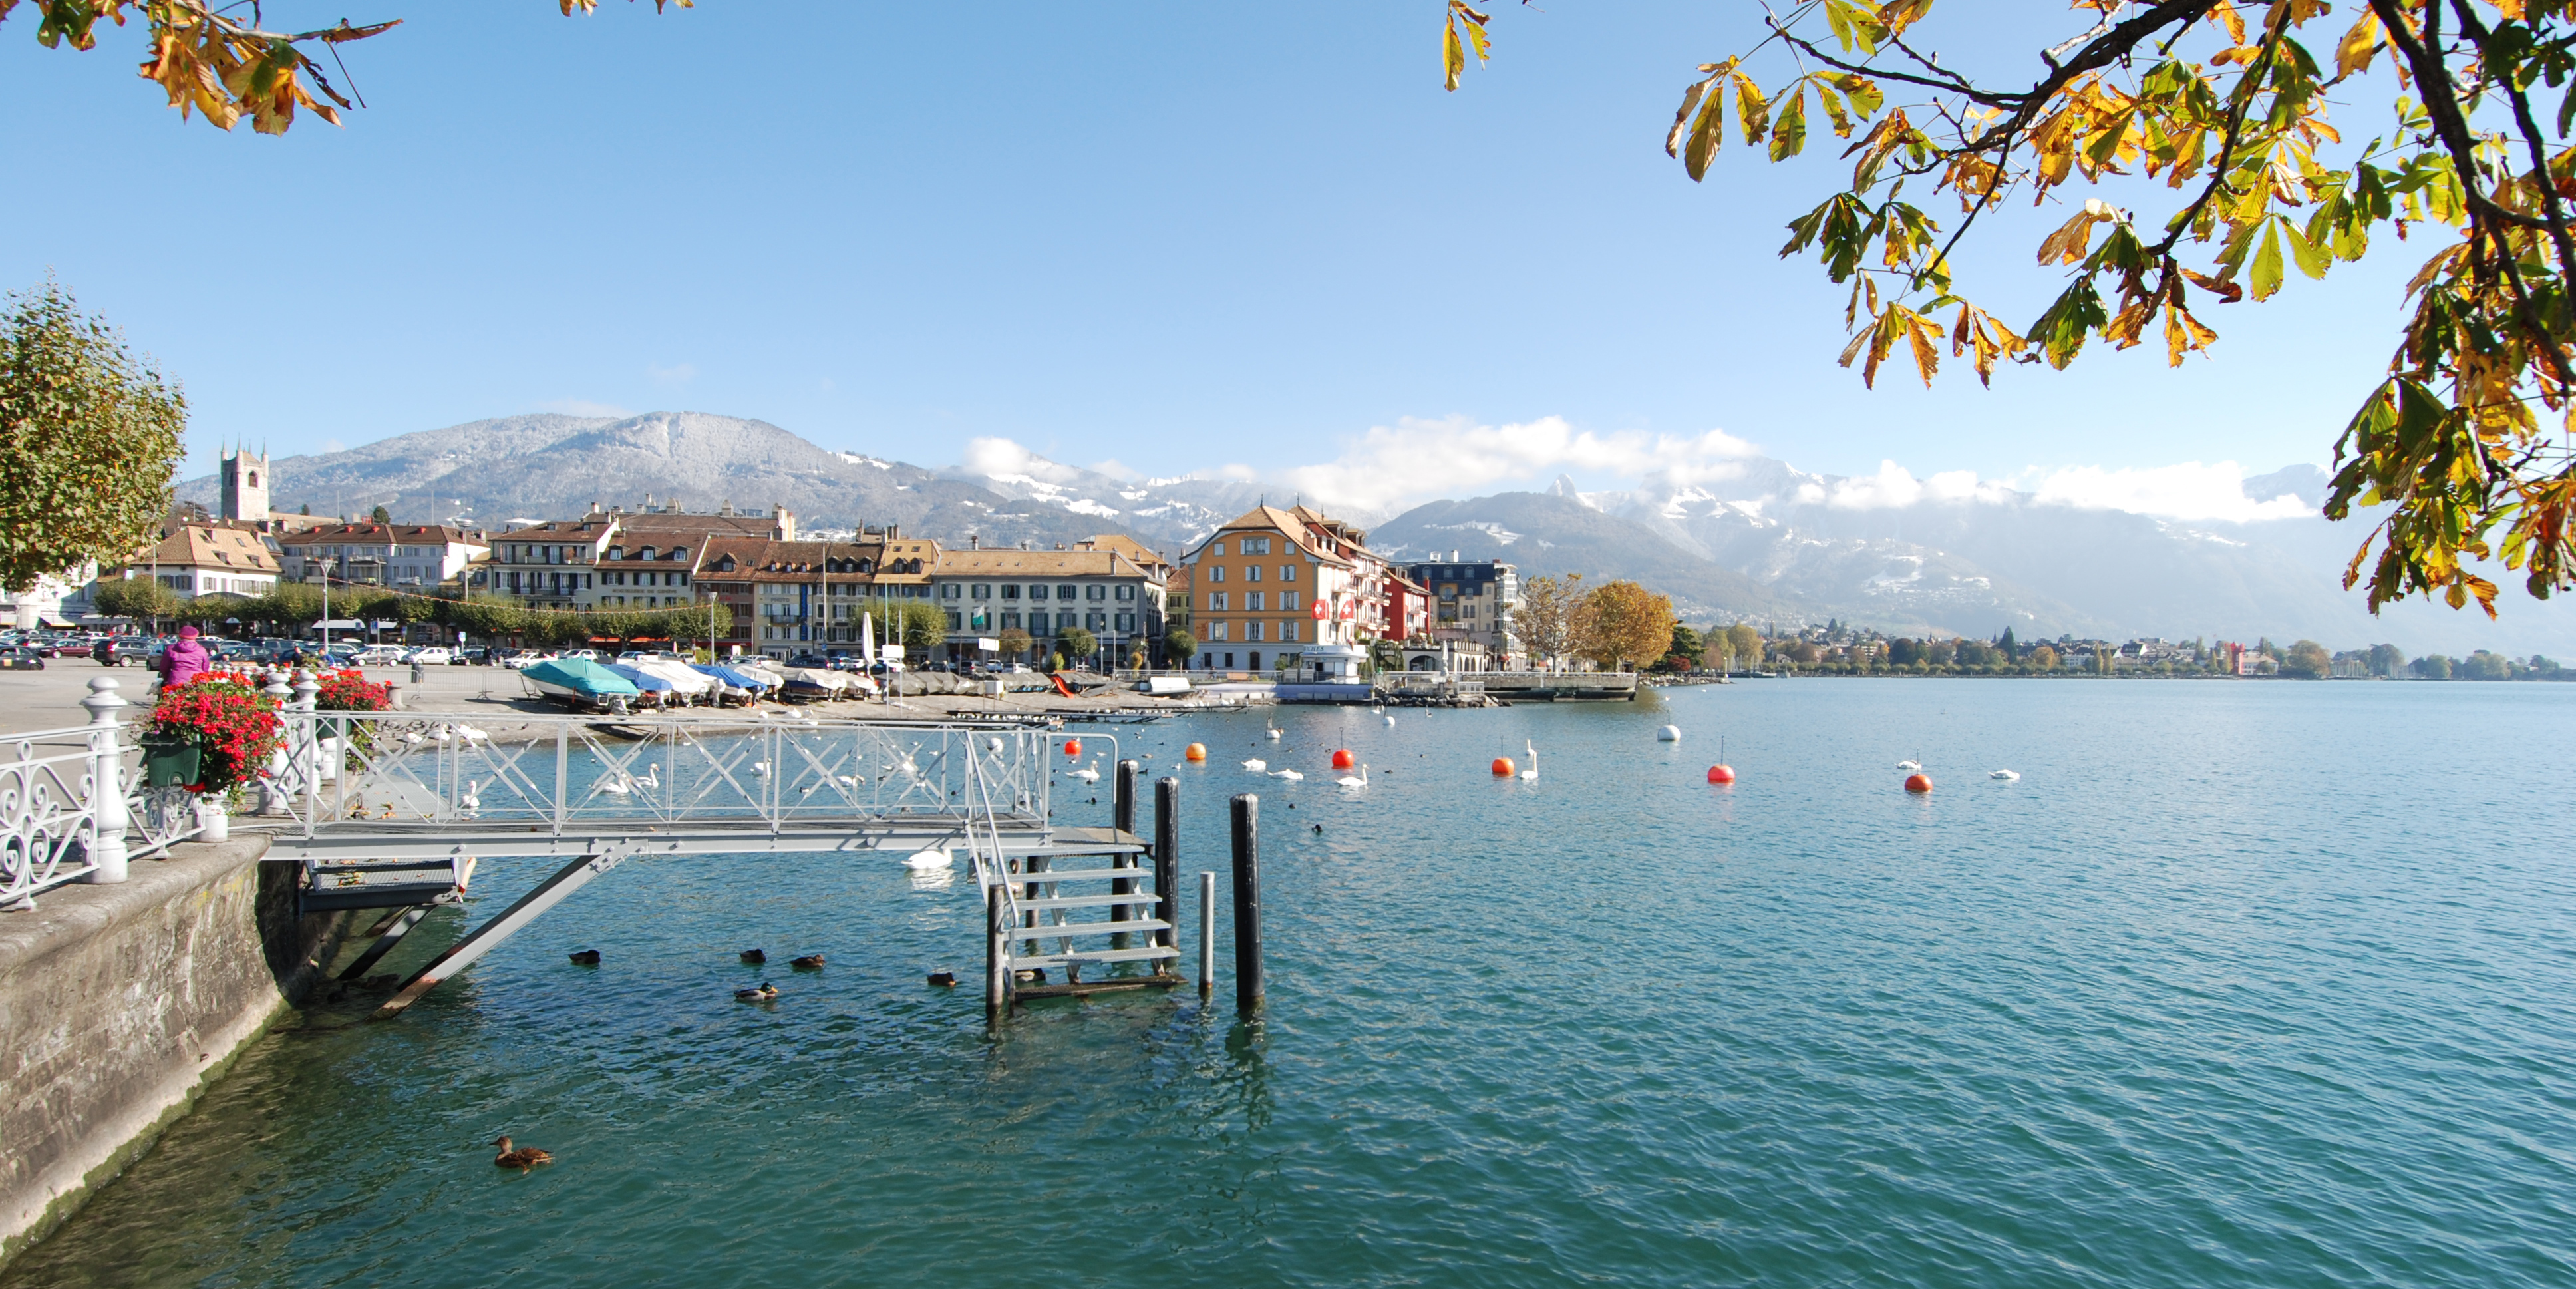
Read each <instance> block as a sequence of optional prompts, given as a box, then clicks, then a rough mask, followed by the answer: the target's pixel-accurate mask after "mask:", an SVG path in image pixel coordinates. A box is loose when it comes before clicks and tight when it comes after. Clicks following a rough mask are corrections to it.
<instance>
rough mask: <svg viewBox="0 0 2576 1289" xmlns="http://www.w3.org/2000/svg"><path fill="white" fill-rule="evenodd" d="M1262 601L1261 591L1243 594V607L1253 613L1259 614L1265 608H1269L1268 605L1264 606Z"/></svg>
mask: <svg viewBox="0 0 2576 1289" xmlns="http://www.w3.org/2000/svg"><path fill="white" fill-rule="evenodd" d="M1261 600H1262V595H1261V592H1259V591H1246V592H1244V593H1243V607H1244V608H1245V609H1247V610H1250V611H1251V612H1254V613H1259V612H1261V611H1262V610H1263V609H1264V608H1267V607H1268V606H1267V605H1264V604H1263V603H1262V602H1261Z"/></svg>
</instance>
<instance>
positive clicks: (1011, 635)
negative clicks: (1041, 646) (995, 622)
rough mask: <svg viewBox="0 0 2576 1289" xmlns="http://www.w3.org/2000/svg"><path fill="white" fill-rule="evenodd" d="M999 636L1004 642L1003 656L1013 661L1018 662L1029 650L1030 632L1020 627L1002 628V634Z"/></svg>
mask: <svg viewBox="0 0 2576 1289" xmlns="http://www.w3.org/2000/svg"><path fill="white" fill-rule="evenodd" d="M997 638H998V639H999V640H1000V641H1001V642H1002V656H1003V657H1005V658H1008V659H1010V660H1011V661H1013V662H1018V661H1019V660H1020V657H1021V655H1023V654H1026V653H1027V652H1028V651H1029V643H1030V641H1029V633H1028V632H1026V631H1022V630H1020V629H1019V628H1018V627H1004V628H1002V634H1001V635H1000V636H999V637H997Z"/></svg>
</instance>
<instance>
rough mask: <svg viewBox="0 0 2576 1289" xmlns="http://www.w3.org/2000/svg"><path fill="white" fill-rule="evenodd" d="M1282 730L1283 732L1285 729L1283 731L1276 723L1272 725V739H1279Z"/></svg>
mask: <svg viewBox="0 0 2576 1289" xmlns="http://www.w3.org/2000/svg"><path fill="white" fill-rule="evenodd" d="M1282 732H1283V731H1282V730H1281V729H1280V728H1279V727H1278V726H1276V725H1273V726H1271V727H1270V737H1271V739H1272V741H1274V742H1275V741H1277V740H1278V738H1279V735H1280V734H1281V733H1282Z"/></svg>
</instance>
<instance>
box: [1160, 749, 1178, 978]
mask: <svg viewBox="0 0 2576 1289" xmlns="http://www.w3.org/2000/svg"><path fill="white" fill-rule="evenodd" d="M1154 895H1155V898H1156V900H1157V903H1156V904H1155V908H1154V916H1155V917H1157V918H1159V919H1161V920H1162V923H1163V929H1162V930H1160V931H1157V932H1155V933H1154V940H1155V943H1157V944H1159V945H1161V946H1162V947H1164V948H1166V949H1174V948H1178V947H1180V943H1181V781H1180V779H1179V778H1177V777H1175V776H1172V775H1165V776H1163V777H1162V778H1160V779H1156V780H1155V781H1154Z"/></svg>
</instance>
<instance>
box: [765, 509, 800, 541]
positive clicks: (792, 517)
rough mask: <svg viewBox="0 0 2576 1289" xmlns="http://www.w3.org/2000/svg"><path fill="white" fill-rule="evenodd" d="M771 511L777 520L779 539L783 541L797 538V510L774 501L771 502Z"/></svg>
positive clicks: (771, 514) (773, 517)
mask: <svg viewBox="0 0 2576 1289" xmlns="http://www.w3.org/2000/svg"><path fill="white" fill-rule="evenodd" d="M769 513H770V516H771V518H772V519H773V520H775V521H776V525H777V527H776V530H775V531H776V532H777V535H778V537H777V539H778V540H779V541H782V542H792V541H794V540H796V512H795V511H793V510H789V509H788V508H787V507H785V506H782V505H779V504H778V503H777V502H774V501H773V502H771V503H769Z"/></svg>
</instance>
